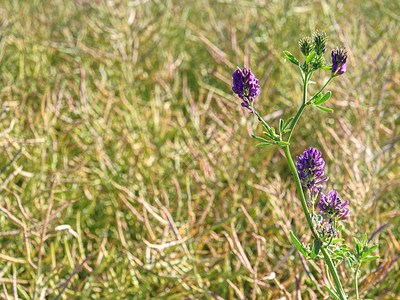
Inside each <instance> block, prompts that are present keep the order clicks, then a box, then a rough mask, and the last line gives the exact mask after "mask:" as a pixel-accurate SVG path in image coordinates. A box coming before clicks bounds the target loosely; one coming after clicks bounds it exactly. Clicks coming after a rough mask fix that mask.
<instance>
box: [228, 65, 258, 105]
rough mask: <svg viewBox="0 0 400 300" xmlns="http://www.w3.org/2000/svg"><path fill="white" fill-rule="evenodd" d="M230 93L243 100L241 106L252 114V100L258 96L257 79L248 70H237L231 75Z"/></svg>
mask: <svg viewBox="0 0 400 300" xmlns="http://www.w3.org/2000/svg"><path fill="white" fill-rule="evenodd" d="M232 81H233V87H232V91H233V92H234V93H235V94H237V95H238V96H239V98H240V99H242V100H243V102H242V106H243V107H246V108H247V109H248V110H249V111H250V112H251V113H254V108H253V103H254V99H255V98H256V97H257V96H259V95H260V85H259V84H258V79H257V78H256V77H255V76H254V75H253V73H251V71H250V69H246V68H243V70H240V69H237V70H236V71H235V72H233V75H232Z"/></svg>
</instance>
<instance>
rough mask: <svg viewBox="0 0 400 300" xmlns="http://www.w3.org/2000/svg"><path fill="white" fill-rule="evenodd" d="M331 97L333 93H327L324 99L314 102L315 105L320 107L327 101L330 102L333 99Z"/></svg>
mask: <svg viewBox="0 0 400 300" xmlns="http://www.w3.org/2000/svg"><path fill="white" fill-rule="evenodd" d="M331 95H332V93H331V92H330V91H329V92H327V93H326V94H325V95H324V96H323V97H321V98H320V99H318V100H316V101H314V104H315V105H320V104H323V103H325V102H326V101H328V100H329V98H330V97H331Z"/></svg>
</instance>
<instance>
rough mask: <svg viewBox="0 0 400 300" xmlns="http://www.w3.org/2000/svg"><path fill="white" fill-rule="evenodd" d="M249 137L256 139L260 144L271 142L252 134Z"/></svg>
mask: <svg viewBox="0 0 400 300" xmlns="http://www.w3.org/2000/svg"><path fill="white" fill-rule="evenodd" d="M251 137H252V138H253V139H256V140H257V141H260V142H267V143H269V142H271V141H268V140H266V139H264V138H262V137H258V136H255V135H254V134H252V135H251Z"/></svg>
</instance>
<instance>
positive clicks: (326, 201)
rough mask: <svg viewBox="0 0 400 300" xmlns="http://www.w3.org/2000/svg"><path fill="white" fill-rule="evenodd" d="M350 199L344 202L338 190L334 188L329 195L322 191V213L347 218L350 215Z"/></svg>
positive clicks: (320, 202)
mask: <svg viewBox="0 0 400 300" xmlns="http://www.w3.org/2000/svg"><path fill="white" fill-rule="evenodd" d="M348 205H349V201H346V202H342V200H341V199H340V198H339V197H338V195H337V192H336V191H334V190H332V191H330V192H329V193H328V195H324V194H323V193H321V197H320V201H319V203H318V208H319V210H320V212H321V214H322V215H329V216H333V217H336V216H337V217H339V218H340V219H341V220H344V219H347V218H348V217H349V216H350V209H349V208H348V207H347V206H348Z"/></svg>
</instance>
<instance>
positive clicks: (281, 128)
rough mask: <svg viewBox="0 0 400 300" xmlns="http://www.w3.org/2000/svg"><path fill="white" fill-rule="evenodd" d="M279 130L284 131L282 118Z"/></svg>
mask: <svg viewBox="0 0 400 300" xmlns="http://www.w3.org/2000/svg"><path fill="white" fill-rule="evenodd" d="M279 132H281V133H282V132H283V120H282V119H280V120H279Z"/></svg>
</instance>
